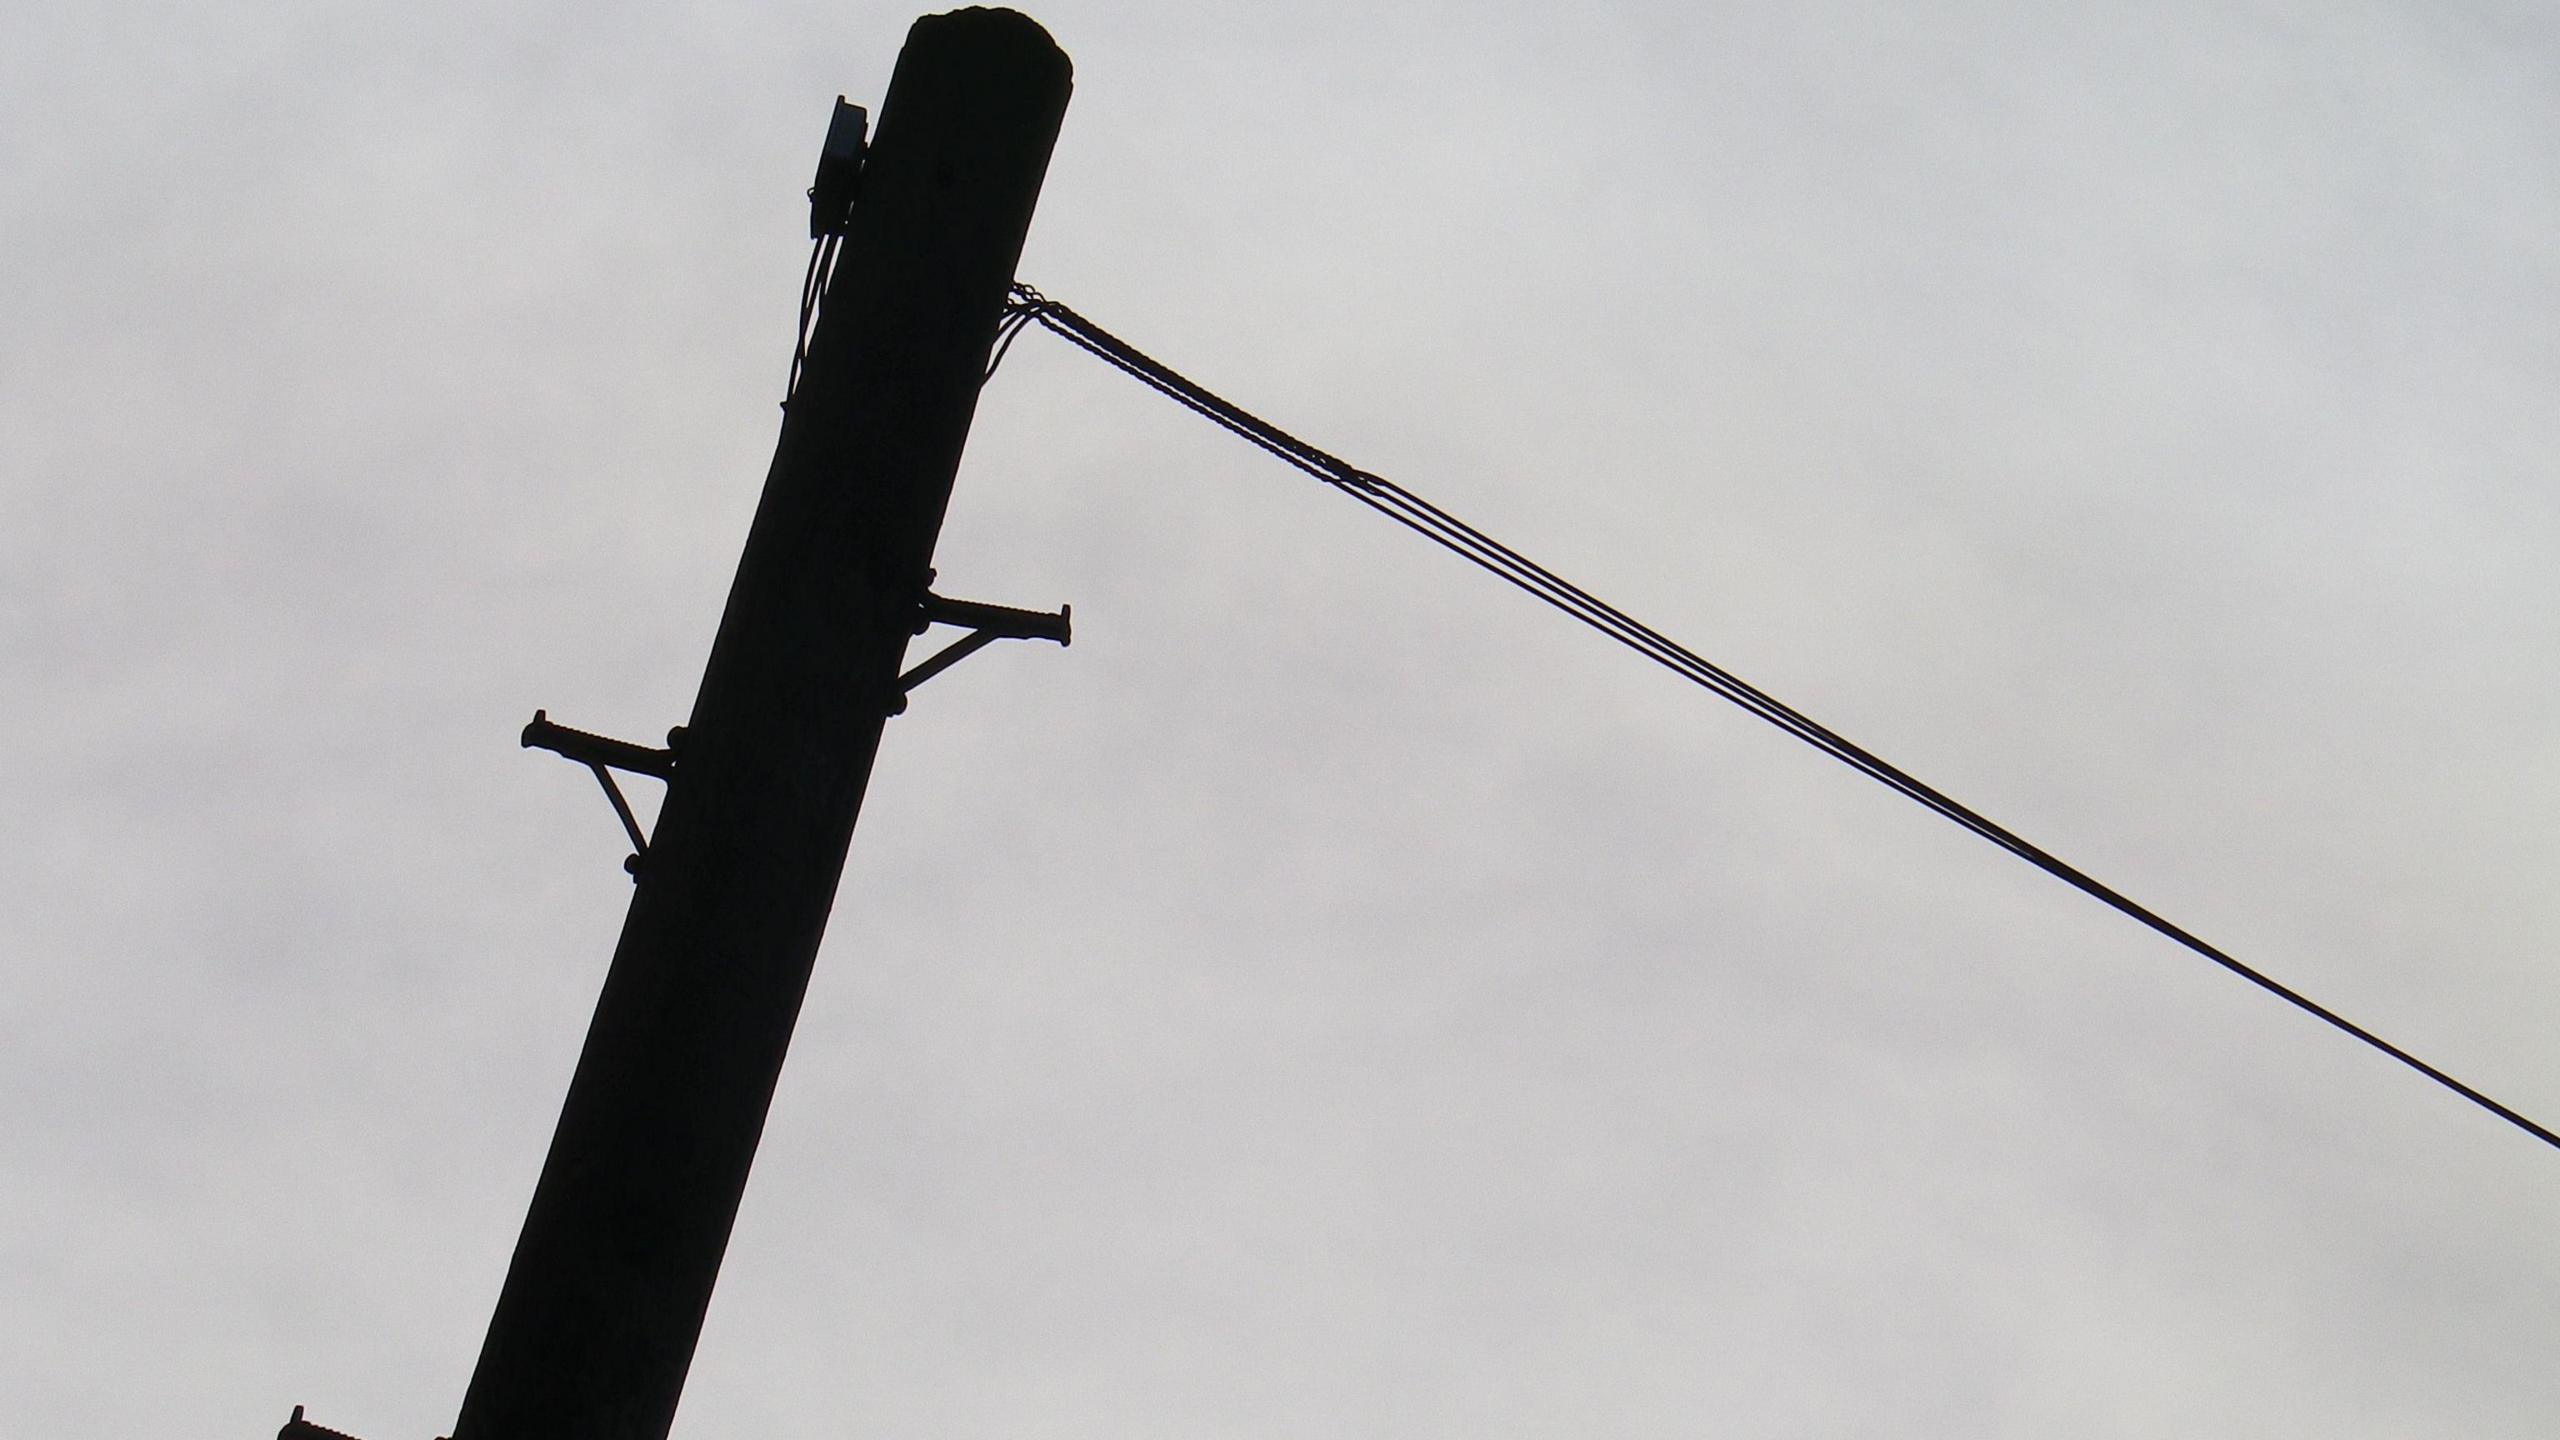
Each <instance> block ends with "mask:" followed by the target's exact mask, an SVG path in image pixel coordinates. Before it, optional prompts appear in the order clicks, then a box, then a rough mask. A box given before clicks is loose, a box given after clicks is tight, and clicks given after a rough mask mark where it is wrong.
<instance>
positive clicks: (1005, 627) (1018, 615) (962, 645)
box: [897, 590, 1075, 709]
mask: <svg viewBox="0 0 2560 1440" xmlns="http://www.w3.org/2000/svg"><path fill="white" fill-rule="evenodd" d="M1074 618H1075V607H1074V606H1072V605H1061V606H1059V607H1058V609H1057V612H1056V613H1055V614H1052V613H1050V612H1048V611H1046V610H1017V609H1015V608H1013V607H1012V606H1010V605H989V604H986V603H984V602H982V601H977V600H950V599H945V598H944V597H942V596H940V595H936V594H934V593H933V592H932V591H930V590H928V591H926V592H925V597H924V599H923V600H922V601H921V602H919V603H918V604H917V606H916V633H917V634H919V635H921V634H923V633H924V632H925V631H926V630H928V629H930V628H932V627H933V626H935V625H956V626H959V627H961V628H964V629H966V630H967V631H968V632H969V633H968V634H967V635H964V636H962V637H961V638H960V639H958V640H956V641H953V642H952V643H951V644H949V645H947V646H945V647H943V648H942V649H941V650H939V651H937V652H935V654H934V656H933V658H931V659H929V660H927V661H925V662H924V663H923V664H921V665H918V666H916V667H915V668H914V669H912V670H909V671H908V672H906V673H905V674H903V675H901V676H899V677H898V700H897V704H898V706H899V708H901V709H903V708H904V707H905V704H906V695H907V692H908V691H911V690H913V689H915V688H916V687H917V686H919V685H921V684H923V683H924V682H926V681H927V680H930V679H932V678H933V677H934V676H936V675H939V674H941V673H942V672H943V671H945V670H948V669H950V668H951V667H952V666H954V665H957V664H959V663H960V662H961V661H963V660H966V659H968V658H969V657H970V656H972V655H975V654H977V653H978V652H979V651H981V650H984V649H985V648H987V647H988V646H989V645H992V644H994V643H995V642H996V641H998V640H1047V641H1050V642H1052V643H1055V644H1057V645H1061V646H1064V645H1068V644H1072V643H1073V642H1074V624H1073V622H1074Z"/></svg>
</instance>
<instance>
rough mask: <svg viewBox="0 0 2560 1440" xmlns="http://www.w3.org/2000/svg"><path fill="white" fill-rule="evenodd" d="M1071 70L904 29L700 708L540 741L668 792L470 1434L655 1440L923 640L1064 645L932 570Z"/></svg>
mask: <svg viewBox="0 0 2560 1440" xmlns="http://www.w3.org/2000/svg"><path fill="white" fill-rule="evenodd" d="M1070 74H1071V72H1070V67H1069V65H1068V62H1067V57H1066V56H1065V55H1064V54H1063V53H1061V52H1060V51H1059V50H1058V48H1057V46H1056V45H1055V44H1054V43H1053V42H1052V41H1051V40H1050V38H1049V36H1048V34H1047V33H1046V32H1045V31H1043V30H1042V29H1041V28H1040V27H1039V26H1038V25H1037V24H1034V23H1033V22H1032V21H1030V20H1029V19H1027V18H1025V17H1023V16H1021V15H1018V14H1015V13H1013V12H1012V11H1008V10H983V9H971V10H962V11H957V12H954V13H952V14H948V15H935V16H927V17H925V18H924V19H921V20H918V21H917V22H916V23H915V27H914V28H913V30H911V31H910V32H909V34H908V37H907V44H906V48H905V50H904V51H903V52H902V53H901V54H900V56H899V59H898V66H897V71H896V74H895V75H894V77H893V78H892V79H891V80H890V82H889V93H888V95H887V97H886V99H885V100H884V101H883V102H882V105H881V113H880V121H879V126H878V133H877V136H876V138H875V139H874V140H873V142H872V143H871V145H870V147H869V150H868V154H867V157H865V158H863V159H862V160H861V162H860V166H859V171H858V187H859V188H858V191H857V192H856V194H855V198H853V200H852V202H851V211H850V216H849V219H847V220H845V221H844V222H842V228H843V239H842V241H841V248H840V250H839V252H838V259H837V263H836V266H835V270H834V278H833V280H832V281H831V282H830V283H829V284H828V285H827V288H826V291H825V295H824V300H823V304H822V308H821V311H820V318H819V321H818V325H817V329H816V332H815V334H814V335H813V336H812V337H811V339H810V342H809V350H808V356H807V361H806V364H805V366H804V367H803V368H802V370H801V373H800V378H799V382H798V385H797V387H796V389H795V390H794V391H793V395H792V398H791V400H790V401H789V402H788V404H787V405H786V410H785V416H784V420H783V426H782V438H781V442H780V444H779V446H778V448H777V449H776V451H775V453H774V458H773V466H772V469H771V471H770V472H769V473H768V474H767V476H766V478H765V487H764V497H763V500H762V501H761V503H760V504H759V505H758V507H757V510H756V517H755V523H754V526H753V528H752V529H751V530H750V532H749V534H748V536H747V544H746V551H745V554H744V556H743V558H741V560H740V561H739V564H738V574H737V579H736V580H735V581H734V582H733V583H732V585H731V587H730V591H729V602H728V608H727V610H726V611H725V612H724V613H723V614H722V616H721V619H720V630H719V635H718V638H717V639H716V640H715V641H714V642H713V644H712V649H711V658H710V662H709V664H708V666H707V667H706V668H705V670H704V672H703V677H702V688H701V690H700V692H699V693H698V694H697V696H696V697H695V700H694V707H693V715H692V718H691V720H690V721H689V722H688V723H687V724H686V725H685V726H684V728H683V730H682V731H681V732H679V734H678V735H674V736H670V748H669V749H668V750H666V751H648V750H643V749H641V748H640V747H637V746H628V745H624V746H621V747H620V749H619V750H602V749H598V748H597V747H598V746H599V745H612V744H614V743H615V742H604V741H601V739H600V737H591V736H581V735H579V734H577V732H573V731H565V730H562V729H560V728H558V727H551V726H549V725H548V722H547V720H544V719H542V718H540V717H537V720H536V723H535V726H534V727H532V728H529V729H528V730H527V732H526V743H528V744H545V745H547V746H549V747H550V748H554V749H559V750H562V751H563V752H564V753H569V754H572V755H573V756H575V757H576V758H579V759H582V760H587V761H589V763H592V764H595V765H597V766H598V770H597V773H598V774H599V776H602V775H604V774H605V770H604V768H603V767H604V766H606V765H609V764H610V765H619V766H621V767H622V768H633V769H643V770H647V771H649V772H650V773H656V774H661V775H663V776H664V777H665V778H666V780H667V782H668V785H667V794H666V802H665V804H664V806H663V807H662V808H661V811H660V816H659V820H658V825H657V833H656V835H655V836H654V837H653V838H651V839H649V841H648V842H647V844H646V845H645V846H644V847H643V848H642V853H641V854H640V856H638V857H637V863H636V864H635V866H634V871H633V878H634V880H635V882H636V884H635V888H634V893H633V895H632V900H631V909H630V912H629V914H628V916H627V917H626V918H625V920H624V921H623V927H622V938H621V941H620V943H619V944H618V945H617V946H616V948H615V950H614V956H613V966H612V969H611V970H610V972H609V973H608V974H607V975H606V977H605V983H604V991H603V994H602V996H601V998H599V999H598V1001H597V1002H596V1012H595V1019H594V1021H593V1022H592V1024H591V1025H590V1026H589V1028H588V1031H587V1040H586V1048H585V1049H584V1051H583V1052H582V1053H581V1054H580V1055H579V1057H578V1068H577V1072H576V1075H575V1077H574V1078H573V1079H572V1080H571V1081H570V1084H569V1094H568V1099H567V1101H566V1102H565V1103H564V1104H563V1106H562V1108H561V1112H560V1124H559V1128H558V1130H557V1131H556V1132H555V1133H554V1134H553V1136H552V1141H551V1150H550V1154H549V1156H548V1157H547V1158H546V1159H545V1160H544V1162H543V1167H542V1177H541V1180H540V1181H539V1182H538V1184H537V1185H536V1187H535V1189H534V1194H533V1203H532V1206H531V1208H530V1209H529V1211H528V1212H527V1214H526V1216H525V1222H524V1231H523V1233H522V1235H521V1236H520V1237H519V1238H518V1240H517V1242H516V1249H515V1256H514V1259H513V1261H512V1262H511V1264H510V1265H509V1267H508V1271H507V1278H506V1283H505V1286H504V1288H503V1289H502V1290H501V1292H500V1294H499V1297H498V1304H497V1310H496V1313H495V1315H494V1316H493V1317H492V1319H491V1320H490V1322H489V1333H488V1337H487V1339H486V1340H485V1341H484V1342H483V1343H482V1346H481V1351H480V1360H479V1365H478V1367H477V1368H476V1369H475V1370H474V1372H473V1374H472V1377H471V1387H470V1390H469V1391H468V1393H467V1394H466V1395H465V1396H464V1398H463V1402H462V1411H461V1415H460V1418H459V1419H458V1420H457V1421H456V1422H455V1425H454V1431H453V1435H454V1440H663V1437H664V1436H665V1435H666V1433H667V1429H668V1427H669V1425H670V1424H671V1423H672V1422H673V1419H674V1416H675V1409H676V1401H677V1398H678V1396H679V1395H680V1394H681V1393H682V1391H683V1388H684V1378H685V1371H686V1368H687V1367H688V1366H689V1365H690V1364H691V1362H692V1359H693V1352H694V1345H695V1342H696V1340H697V1339H698V1338H699V1336H700V1334H701V1330H702V1318H703V1313H704V1310H705V1308H706V1307H707V1306H708V1305H709V1304H710V1301H711V1289H712V1283H713V1281H714V1280H715V1279H716V1278H717V1276H718V1273H719V1269H720V1260H721V1256H722V1254H723V1252H724V1251H725V1250H726V1249H727V1246H728V1242H729V1231H730V1226H731V1222H732V1221H733V1220H734V1219H735V1217H736V1215H737V1209H738V1201H739V1197H740V1195H741V1193H742V1192H743V1191H744V1189H745V1187H746V1182H747V1170H748V1166H749V1165H750V1163H751V1162H752V1161H753V1160H754V1158H755V1149H756V1141H757V1138H758V1137H759V1135H760V1134H761V1133H762V1131H763V1128H764V1120H765V1112H766V1109H767V1106H768V1105H769V1103H770V1102H771V1099H772V1096H773V1088H774V1082H775V1079H776V1077H777V1076H778V1075H779V1074H780V1072H781V1068H782V1060H783V1054H784V1052H785V1051H786V1050H787V1049H788V1048H789V1046H790V1042H791V1030H792V1026H793V1023H794V1022H795V1020H796V1019H797V1018H798V1016H799V1012H800V1002H801V997H802V995H803V993H804V992H805V990H806V989H807V986H808V982H809V972H810V968H811V966H812V964H813V963H814V962H815V959H816V956H817V951H818V942H819V939H820V937H821V935H822V934H823V933H824V931H825V929H826V922H827V912H828V909H829V907H830V906H831V905H832V903H833V901H834V898H835V890H836V883H837V879H838V877H839V876H840V875H841V873H842V870H843V866H844V858H845V849H846V845H847V844H848V842H849V841H850V839H851V837H852V834H853V824H854V817H855V815H856V813H857V812H858V811H859V810H860V809H861V806H862V795H863V789H864V786H865V785H866V783H867V782H868V781H869V779H870V774H871V764H872V758H873V756H874V754H875V753H876V752H877V750H878V748H879V744H880V734H881V729H882V726H883V724H884V722H885V720H886V718H887V717H888V716H889V715H890V714H892V713H894V712H895V710H897V709H898V708H900V706H901V705H902V700H901V696H902V693H903V687H902V686H901V683H900V677H899V666H900V663H901V657H902V655H903V654H904V652H905V648H906V644H907V641H908V640H909V639H910V638H911V637H913V636H914V635H915V634H916V633H918V631H919V630H921V629H922V627H923V626H924V624H925V623H926V622H928V621H929V620H937V619H938V620H944V621H949V622H953V623H960V624H965V625H970V626H972V628H975V629H977V630H978V631H979V632H980V636H981V637H983V636H986V635H990V634H1044V635H1047V637H1048V638H1052V639H1059V640H1063V639H1064V638H1065V635H1064V628H1063V617H1040V616H1033V615H1030V614H1028V613H1027V612H1019V611H1007V610H1002V609H1000V608H998V607H992V606H969V605H965V604H962V603H959V602H947V601H940V600H938V599H936V598H934V597H932V596H931V595H930V594H929V590H928V586H929V583H930V580H931V577H932V568H931V566H932V559H933V546H934V539H935V537H936V535H937V534H938V533H939V532H940V530H941V527H942V518H943V513H944V510H945V508H946V506H947V505H948V503H949V501H950V497H951V483H952V478H953V475H954V473H955V471H956V470H957V469H958V467H959V463H960V451H961V446H962V443H963V442H964V441H965V440H966V438H967V436H968V431H969V422H970V418H971V416H972V415H973V414H974V412H975V410H976V407H977V399H978V388H979V382H980V380H981V378H982V376H983V374H984V371H985V367H986V363H987V351H988V347H989V345H990V343H991V342H992V340H993V338H994V335H995V329H996V324H997V322H998V320H999V318H1000V317H1001V315H1002V311H1003V306H1004V302H1005V292H1006V287H1007V286H1008V285H1009V284H1010V283H1011V282H1012V279H1013V271H1014V264H1015V262H1016V260H1017V259H1019V258H1020V255H1021V251H1022V242H1023V236H1024V234H1025V232H1026V231H1027V230H1028V229H1029V227H1030V223H1031V211H1032V207H1033V205H1034V203H1035V202H1036V200H1037V199H1038V196H1039V191H1040V181H1041V177H1042V175H1043V174H1044V172H1045V171H1046V170H1047V168H1048V163H1049V153H1050V150H1051V147H1052V146H1053V145H1054V144H1055V143H1056V140H1057V134H1058V127H1059V123H1060V121H1061V119H1062V118H1063V117H1064V115H1065V112H1066V104H1067V95H1068V90H1069V88H1070ZM830 148H831V149H833V147H832V146H831V147H830ZM822 188H823V182H822ZM812 228H813V229H814V228H816V226H815V224H814V223H813V227H812ZM1052 620H1055V621H1056V622H1057V624H1056V630H1055V633H1050V631H1049V629H1048V628H1047V625H1048V622H1050V621H1052ZM1008 626H1011V627H1013V628H1007V627H1008ZM969 643H971V642H966V641H964V642H963V644H969ZM609 788H610V787H609ZM616 798H617V803H618V802H619V796H618V795H617V797H616ZM634 834H635V838H636V836H637V827H636V826H635V827H634ZM296 1423H302V1422H300V1420H299V1416H298V1414H297V1420H296Z"/></svg>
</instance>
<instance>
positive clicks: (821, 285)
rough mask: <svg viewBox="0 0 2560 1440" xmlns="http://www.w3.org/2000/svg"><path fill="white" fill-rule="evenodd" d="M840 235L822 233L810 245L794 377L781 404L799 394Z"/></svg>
mask: <svg viewBox="0 0 2560 1440" xmlns="http://www.w3.org/2000/svg"><path fill="white" fill-rule="evenodd" d="M843 238H844V237H843V236H841V235H821V236H819V237H818V238H817V240H816V241H815V242H814V243H812V244H811V245H810V246H809V271H808V273H807V274H805V275H803V276H801V277H800V325H799V328H798V329H796V330H794V331H793V332H792V336H791V379H790V380H789V381H788V382H787V383H785V384H784V386H783V387H782V403H783V404H785V405H788V404H790V403H791V397H792V396H794V395H796V394H798V393H800V370H801V367H803V366H805V365H807V364H808V363H809V333H810V331H811V329H812V328H813V327H814V326H815V324H816V322H817V318H818V302H819V301H820V300H821V299H823V298H824V297H825V296H826V293H827V281H828V280H830V279H832V278H833V277H834V275H835V268H836V247H837V245H838V244H840V243H841V242H842V240H843Z"/></svg>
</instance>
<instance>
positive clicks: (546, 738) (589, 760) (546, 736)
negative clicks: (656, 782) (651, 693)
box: [522, 710, 684, 881]
mask: <svg viewBox="0 0 2560 1440" xmlns="http://www.w3.org/2000/svg"><path fill="white" fill-rule="evenodd" d="M522 740H523V744H524V748H526V749H528V750H548V751H550V752H551V753H553V754H555V755H565V756H567V757H568V758H570V759H572V760H575V761H577V762H578V763H579V764H581V765H584V766H586V767H587V768H588V769H589V770H592V771H594V772H595V776H596V783H597V784H599V785H602V786H603V787H604V798H605V799H607V800H610V801H612V802H613V813H614V815H615V816H616V818H618V819H620V820H621V821H622V829H623V831H624V833H626V834H628V835H629V836H630V837H631V849H632V855H631V858H630V859H628V860H625V861H623V862H622V868H623V871H624V873H626V874H628V875H630V876H631V878H632V879H633V880H635V881H636V880H638V879H639V878H640V863H641V861H642V860H644V859H646V858H647V856H648V854H649V837H648V836H646V835H643V834H641V833H640V822H639V820H638V819H636V818H634V817H633V815H632V813H631V802H629V801H627V800H625V799H623V798H622V787H621V786H619V785H616V784H614V783H613V772H614V771H616V770H627V771H629V772H631V773H632V774H634V775H653V776H655V777H657V778H658V779H660V780H666V779H671V778H673V776H674V775H675V773H676V747H677V746H678V745H679V744H681V743H682V742H683V740H684V727H683V726H681V725H679V726H677V727H676V728H675V729H673V730H670V731H668V732H667V748H666V749H664V750H652V749H650V748H649V747H647V746H646V745H634V744H632V743H631V742H630V741H628V740H616V739H613V738H612V737H610V736H606V735H593V734H589V733H588V732H587V731H584V730H572V729H570V728H569V727H568V726H566V725H555V724H553V723H551V716H550V715H549V713H548V712H545V711H541V710H536V711H534V712H533V719H532V721H531V722H530V723H528V724H527V725H526V726H525V727H524V735H523V737H522Z"/></svg>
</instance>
